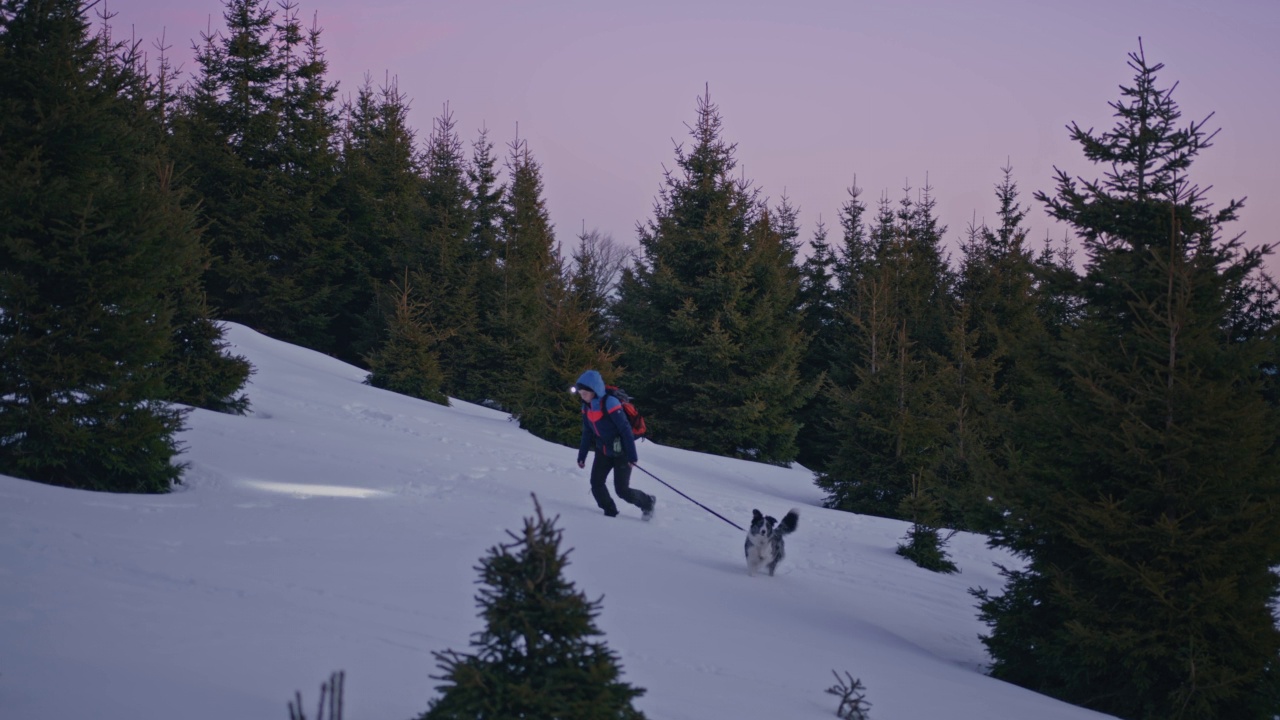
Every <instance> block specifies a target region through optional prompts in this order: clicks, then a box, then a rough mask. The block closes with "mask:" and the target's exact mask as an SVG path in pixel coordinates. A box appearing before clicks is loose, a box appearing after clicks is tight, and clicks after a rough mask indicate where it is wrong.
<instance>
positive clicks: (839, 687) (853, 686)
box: [827, 670, 871, 720]
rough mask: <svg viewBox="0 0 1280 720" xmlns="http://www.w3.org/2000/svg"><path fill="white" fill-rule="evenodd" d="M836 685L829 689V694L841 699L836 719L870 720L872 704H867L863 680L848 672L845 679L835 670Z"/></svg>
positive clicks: (832, 672) (833, 673) (833, 672)
mask: <svg viewBox="0 0 1280 720" xmlns="http://www.w3.org/2000/svg"><path fill="white" fill-rule="evenodd" d="M831 674H832V675H835V676H836V684H835V685H832V686H831V687H829V688H827V693H828V694H830V695H835V696H836V697H838V698H840V706H839V707H837V708H836V717H838V718H840V720H870V718H871V710H870V708H871V703H869V702H867V695H866V688H865V687H863V686H862V679H861V678H854V677H853V676H852V675H850V674H849V672H848V671H847V670H846V671H845V674H844V678H843V679H842V678H841V677H840V673H838V672H836V671H835V670H832V671H831Z"/></svg>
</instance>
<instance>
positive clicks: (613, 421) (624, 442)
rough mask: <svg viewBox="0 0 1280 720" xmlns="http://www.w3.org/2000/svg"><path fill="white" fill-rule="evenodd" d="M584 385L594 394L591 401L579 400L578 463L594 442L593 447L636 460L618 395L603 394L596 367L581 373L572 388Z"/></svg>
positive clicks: (633, 439)
mask: <svg viewBox="0 0 1280 720" xmlns="http://www.w3.org/2000/svg"><path fill="white" fill-rule="evenodd" d="M578 386H581V387H584V388H587V389H589V390H591V392H593V393H595V394H596V396H595V397H594V398H592V399H591V402H590V403H585V402H584V403H582V441H581V442H579V443H578V462H580V463H581V462H585V461H586V459H587V451H588V450H590V449H591V445H592V443H593V442H594V443H595V446H596V450H597V451H598V452H603V453H604V454H605V455H608V456H611V457H616V456H619V455H625V456H626V458H627V460H628V461H630V462H639V458H638V457H637V456H636V439H635V437H634V436H633V435H632V434H631V423H630V422H628V421H627V413H626V411H624V410H623V409H622V403H621V402H620V401H619V400H618V398H616V397H613V396H610V395H605V394H604V390H605V387H604V378H602V377H600V373H598V372H596V371H595V370H588V371H586V372H584V373H582V377H580V378H578V382H577V383H575V384H574V387H578Z"/></svg>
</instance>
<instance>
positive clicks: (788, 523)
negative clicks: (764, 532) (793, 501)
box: [775, 510, 800, 535]
mask: <svg viewBox="0 0 1280 720" xmlns="http://www.w3.org/2000/svg"><path fill="white" fill-rule="evenodd" d="M799 522H800V513H799V512H798V511H796V510H792V511H791V512H789V513H787V514H786V515H784V516H783V518H782V522H780V523H778V529H777V530H776V531H775V532H777V533H778V534H779V535H786V534H788V533H793V532H795V531H796V524H797V523H799Z"/></svg>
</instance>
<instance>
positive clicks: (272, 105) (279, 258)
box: [173, 0, 361, 357]
mask: <svg viewBox="0 0 1280 720" xmlns="http://www.w3.org/2000/svg"><path fill="white" fill-rule="evenodd" d="M297 15H298V8H297V5H296V4H294V3H293V2H285V3H284V4H282V5H281V6H280V12H279V13H277V12H275V11H274V10H273V9H272V8H271V7H270V3H269V2H267V0H226V3H225V5H224V12H223V19H224V21H225V23H226V34H225V35H223V34H222V33H221V32H218V31H210V32H206V33H203V34H202V36H201V43H200V45H199V47H197V48H196V63H197V65H198V66H199V67H198V71H197V73H196V75H195V77H194V78H193V81H192V82H191V83H190V84H189V85H188V86H187V87H186V88H185V91H184V93H183V98H182V102H181V111H180V112H179V113H178V114H177V115H176V116H175V118H174V122H173V131H174V132H173V135H174V139H175V144H174V146H175V149H176V152H177V154H178V157H179V160H180V162H181V164H182V165H183V166H184V167H185V168H188V171H187V174H188V175H189V176H190V177H191V178H192V182H193V185H194V188H195V190H196V192H197V194H198V195H199V196H200V198H201V212H202V216H203V218H202V219H203V220H204V223H205V235H206V238H207V239H208V241H209V245H210V248H211V250H212V254H213V262H212V264H211V265H210V267H209V270H208V272H207V273H206V286H207V287H208V290H209V297H210V303H211V304H212V305H213V306H214V308H215V309H216V310H217V311H218V312H219V313H220V314H222V315H223V316H224V317H226V318H227V319H229V320H234V321H236V322H240V323H244V324H246V325H249V326H251V327H253V328H255V329H257V330H259V331H261V332H264V333H266V334H268V335H271V336H272V337H276V338H279V339H282V340H287V341H289V342H294V343H298V344H301V345H304V346H307V347H310V348H313V349H317V350H321V351H323V352H330V353H333V352H340V353H341V354H342V355H343V356H344V357H351V356H352V354H353V352H354V350H352V349H351V348H350V347H349V346H350V345H351V342H352V340H351V338H349V337H347V335H346V333H347V332H348V330H347V328H345V327H344V328H342V330H343V332H344V335H343V337H342V338H341V341H339V338H338V337H337V336H336V335H335V332H336V330H335V327H334V326H333V322H334V320H335V318H336V317H338V316H340V315H341V313H342V309H343V308H344V307H345V306H346V305H347V304H348V302H349V297H348V293H349V292H350V290H349V288H355V287H359V285H360V284H361V283H360V275H361V273H360V263H359V257H358V256H356V255H353V253H352V252H350V247H349V246H348V245H346V244H345V243H344V242H343V241H344V234H343V232H342V226H341V224H340V223H339V221H338V213H339V205H340V203H339V199H338V198H337V197H336V196H335V194H334V190H335V186H336V183H337V173H336V168H337V165H338V157H337V152H336V145H337V132H338V128H337V113H336V112H335V111H334V109H333V107H332V104H333V99H334V97H335V95H336V86H335V85H333V84H331V83H329V82H327V80H326V79H325V73H326V72H327V62H326V61H325V58H324V51H323V49H322V48H321V46H320V34H321V31H320V29H319V28H318V27H316V26H314V25H313V26H312V28H311V29H310V31H305V30H304V29H303V28H302V25H301V23H300V21H299V19H298V16H297Z"/></svg>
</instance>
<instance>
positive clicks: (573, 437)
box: [514, 277, 618, 447]
mask: <svg viewBox="0 0 1280 720" xmlns="http://www.w3.org/2000/svg"><path fill="white" fill-rule="evenodd" d="M542 304H543V307H542V313H541V317H540V319H539V324H538V326H537V328H536V332H534V333H533V334H532V337H531V338H530V339H531V343H530V346H531V348H532V354H531V355H530V357H529V358H528V360H527V362H526V363H525V371H524V375H523V377H522V378H521V379H520V383H519V386H518V390H519V393H518V397H517V399H516V403H515V412H514V414H515V416H516V418H517V419H518V420H519V421H520V427H522V428H524V429H526V430H528V431H529V432H531V433H533V434H534V435H536V436H537V437H540V438H543V439H545V440H551V441H553V442H558V443H560V444H561V445H567V446H570V447H577V445H578V439H579V437H580V433H581V431H582V420H581V409H580V407H579V400H578V398H577V396H576V395H569V394H568V393H566V392H565V388H568V387H571V386H572V385H573V382H574V380H576V379H577V378H578V377H579V376H580V375H581V374H582V372H583V371H584V370H587V369H589V368H591V369H595V370H598V371H599V372H600V374H601V375H603V376H604V377H605V378H607V379H608V380H610V381H616V378H617V376H618V372H617V370H616V369H615V368H614V361H615V360H616V359H617V354H616V353H614V352H611V351H609V350H607V349H606V348H605V347H604V346H603V344H602V342H601V340H600V337H599V336H598V335H596V334H595V333H593V332H592V329H591V316H590V314H589V313H587V312H586V311H584V310H583V309H582V308H581V307H580V306H579V305H578V303H577V302H575V301H574V297H573V290H572V288H571V287H570V283H569V278H567V277H561V278H560V279H558V280H555V281H552V282H550V283H548V285H547V287H546V289H545V292H544V296H543V298H542Z"/></svg>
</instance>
